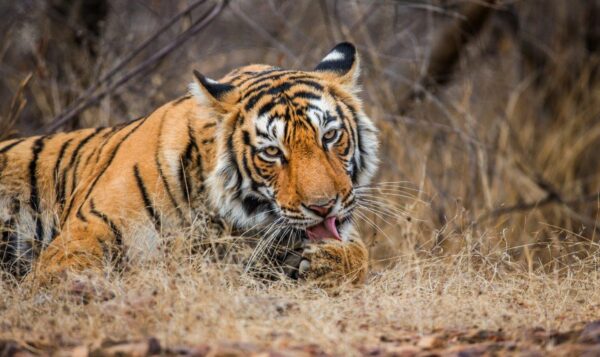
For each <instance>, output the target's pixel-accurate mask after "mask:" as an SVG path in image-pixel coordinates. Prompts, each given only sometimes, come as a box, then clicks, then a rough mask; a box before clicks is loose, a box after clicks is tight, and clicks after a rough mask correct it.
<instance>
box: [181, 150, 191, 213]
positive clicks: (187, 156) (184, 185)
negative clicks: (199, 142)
mask: <svg viewBox="0 0 600 357" xmlns="http://www.w3.org/2000/svg"><path fill="white" fill-rule="evenodd" d="M193 148H194V146H193V145H192V143H191V142H190V143H188V145H187V147H186V148H185V152H184V154H183V156H182V157H181V163H180V166H181V167H180V168H179V186H180V187H181V193H182V195H183V199H184V200H185V202H187V203H188V204H189V203H191V201H190V180H189V179H188V177H187V172H186V169H187V166H188V163H189V162H190V161H191V160H192V150H193Z"/></svg>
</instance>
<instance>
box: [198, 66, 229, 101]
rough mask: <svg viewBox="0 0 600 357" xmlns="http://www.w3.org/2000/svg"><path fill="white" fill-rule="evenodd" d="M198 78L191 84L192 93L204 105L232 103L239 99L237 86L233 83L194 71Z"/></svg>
mask: <svg viewBox="0 0 600 357" xmlns="http://www.w3.org/2000/svg"><path fill="white" fill-rule="evenodd" d="M194 77H196V80H195V81H194V82H193V83H192V84H191V85H190V92H191V94H192V95H193V96H194V97H195V98H196V100H198V102H199V103H200V104H202V105H215V104H220V105H221V106H222V105H224V104H231V103H233V102H235V101H236V100H237V96H236V95H234V94H236V93H237V88H236V87H234V86H232V85H231V84H227V83H221V82H218V81H215V80H214V79H210V78H208V77H206V76H204V75H203V74H202V73H200V72H198V71H194Z"/></svg>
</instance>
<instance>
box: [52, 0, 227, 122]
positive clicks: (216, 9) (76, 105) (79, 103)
mask: <svg viewBox="0 0 600 357" xmlns="http://www.w3.org/2000/svg"><path fill="white" fill-rule="evenodd" d="M204 2H205V0H199V1H197V2H195V3H193V4H192V5H190V6H189V7H188V8H186V9H185V10H183V11H182V12H180V13H179V14H177V15H175V16H174V17H173V18H172V19H171V20H169V21H168V22H167V23H166V24H165V25H164V26H162V27H161V28H160V29H158V30H157V31H156V32H155V33H154V34H153V35H152V36H150V37H149V38H148V39H147V40H146V41H144V42H143V43H142V44H141V45H140V46H138V47H136V48H135V49H134V50H133V51H132V52H131V53H130V54H129V55H128V56H127V57H126V58H125V59H123V60H122V61H120V62H119V63H117V64H116V65H115V66H114V67H113V68H112V69H111V70H110V71H109V72H108V73H107V74H106V75H104V76H103V77H102V78H101V79H100V80H99V81H98V82H97V83H96V84H95V85H93V86H92V87H90V88H89V89H87V90H86V91H85V92H84V94H83V95H81V96H80V97H79V98H78V99H77V100H75V101H74V102H73V103H72V104H71V106H70V107H69V108H68V109H67V110H66V111H64V112H63V113H61V114H60V115H59V116H57V117H56V118H55V119H54V120H53V121H52V122H51V123H50V124H48V125H47V126H46V128H45V129H46V130H48V131H55V130H56V129H58V128H60V127H61V126H62V125H64V124H65V123H67V122H68V121H69V120H71V119H72V118H74V117H75V116H77V115H78V114H80V113H81V112H82V111H84V110H85V109H87V108H89V107H90V106H92V105H94V104H96V103H97V102H98V101H99V100H101V99H102V98H104V97H105V96H106V95H107V94H109V93H111V92H112V91H114V90H116V89H117V88H119V87H121V86H122V85H124V84H125V83H127V82H128V81H130V80H131V79H132V78H135V77H136V76H138V75H139V74H141V73H143V72H144V71H145V70H146V69H148V68H150V67H152V66H154V65H156V64H157V63H158V62H159V61H161V60H162V59H163V58H165V57H166V56H167V55H169V54H170V53H171V52H173V51H174V50H175V49H177V48H178V47H179V46H181V45H182V44H183V43H185V42H186V41H187V40H189V39H190V38H191V37H193V36H194V35H195V34H196V33H198V32H199V31H200V30H202V29H203V28H205V27H206V26H207V25H208V24H209V23H210V22H212V20H214V19H215V18H216V17H217V15H218V14H219V13H221V11H222V10H223V9H224V8H225V6H226V4H227V1H222V2H219V3H218V4H215V5H213V7H212V8H211V9H209V11H207V12H206V13H204V14H203V15H202V16H200V17H199V19H198V20H197V21H195V22H194V23H193V24H192V25H191V26H190V27H189V28H188V29H186V30H185V31H184V32H182V33H181V34H179V35H178V36H177V37H176V38H175V40H174V41H173V42H171V43H170V44H168V45H167V46H165V47H163V48H162V49H161V50H159V51H157V52H156V53H155V54H154V55H153V56H151V57H150V58H148V59H147V60H145V61H144V62H142V63H141V64H139V65H138V66H136V67H135V68H133V69H132V70H130V71H129V72H127V73H126V74H124V75H123V77H121V78H120V79H119V80H118V81H116V82H114V83H112V84H110V85H108V83H109V82H110V80H111V79H112V78H113V77H114V76H115V75H116V74H117V73H119V72H120V71H121V69H122V68H124V67H125V66H126V65H127V64H128V63H129V62H130V61H131V60H132V59H133V58H134V57H136V56H137V55H138V54H139V53H141V52H142V51H143V50H144V49H146V48H147V47H148V46H149V45H150V44H151V43H153V42H154V41H155V40H156V39H157V38H158V37H159V36H160V35H161V34H162V33H163V32H164V31H165V30H166V29H168V28H169V27H171V26H172V25H173V24H175V23H176V22H177V21H179V20H180V19H181V18H183V17H184V16H186V15H187V14H189V13H190V12H191V11H192V10H193V9H195V8H196V7H197V6H199V5H200V4H202V3H204ZM104 85H108V86H107V87H106V88H105V89H104V90H102V91H100V92H98V93H96V92H97V91H98V90H99V89H100V88H101V87H102V86H104ZM93 93H96V94H93Z"/></svg>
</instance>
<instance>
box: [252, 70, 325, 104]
mask: <svg viewBox="0 0 600 357" xmlns="http://www.w3.org/2000/svg"><path fill="white" fill-rule="evenodd" d="M301 78H310V77H301ZM298 85H304V86H308V87H310V88H312V89H314V90H317V91H322V90H323V86H321V85H320V84H319V83H317V82H315V81H311V80H303V79H293V78H288V79H286V81H285V82H283V83H281V84H279V85H277V86H273V87H271V88H269V89H263V90H261V91H258V92H254V91H253V92H252V95H249V94H250V93H249V94H248V95H246V97H247V99H246V100H247V102H246V105H245V106H244V110H245V111H246V112H249V111H250V110H252V108H253V107H254V106H255V105H256V103H258V102H259V101H260V100H261V99H262V98H263V97H265V96H268V95H272V96H278V95H280V94H282V93H284V92H287V91H289V90H290V89H292V88H294V87H295V86H298ZM263 86H265V85H262V86H260V87H263ZM265 87H268V85H267V86H265ZM257 89H258V87H257ZM299 92H305V91H304V90H300V91H299ZM294 96H295V95H294V94H292V95H291V96H290V97H294ZM270 103H273V101H271V102H270ZM271 107H272V106H271Z"/></svg>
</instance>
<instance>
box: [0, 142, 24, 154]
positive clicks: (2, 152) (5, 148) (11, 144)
mask: <svg viewBox="0 0 600 357" xmlns="http://www.w3.org/2000/svg"><path fill="white" fill-rule="evenodd" d="M25 140H26V139H19V140H17V141H15V142H13V143H10V144H8V145H6V146H5V147H3V148H2V149H0V154H4V153H5V152H7V151H8V150H10V149H12V148H14V147H15V146H17V145H19V144H20V143H22V142H23V141H25Z"/></svg>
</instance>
